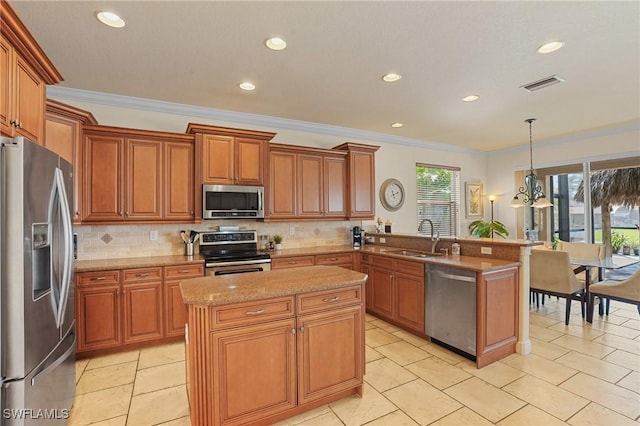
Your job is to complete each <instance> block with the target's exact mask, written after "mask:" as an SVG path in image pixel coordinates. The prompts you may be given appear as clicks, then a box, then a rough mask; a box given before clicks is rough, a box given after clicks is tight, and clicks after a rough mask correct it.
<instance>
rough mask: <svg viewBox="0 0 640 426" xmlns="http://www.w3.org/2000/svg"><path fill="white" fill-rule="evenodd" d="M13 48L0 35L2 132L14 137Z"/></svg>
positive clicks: (0, 113) (0, 110)
mask: <svg viewBox="0 0 640 426" xmlns="http://www.w3.org/2000/svg"><path fill="white" fill-rule="evenodd" d="M12 55H13V48H12V47H11V45H10V44H9V42H8V41H7V40H5V39H4V37H2V36H1V35H0V75H1V76H2V78H1V79H0V130H2V133H3V134H5V135H13V132H14V128H13V126H12V125H11V123H10V121H11V120H13V117H11V110H12V109H13V104H12V102H13V99H14V98H15V96H14V86H15V83H14V77H13V66H12V64H13V59H12Z"/></svg>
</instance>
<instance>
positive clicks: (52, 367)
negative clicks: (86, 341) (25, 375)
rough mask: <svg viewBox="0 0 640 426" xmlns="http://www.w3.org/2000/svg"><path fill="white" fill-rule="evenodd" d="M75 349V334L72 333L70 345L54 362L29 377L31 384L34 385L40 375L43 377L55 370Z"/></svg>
mask: <svg viewBox="0 0 640 426" xmlns="http://www.w3.org/2000/svg"><path fill="white" fill-rule="evenodd" d="M75 350H76V336H75V335H74V336H73V343H72V344H71V345H69V348H67V350H66V351H64V353H63V354H62V355H61V356H60V358H58V359H56V360H55V361H54V362H52V363H51V364H49V365H48V366H47V367H46V368H44V369H43V370H42V371H39V372H38V374H36V375H35V376H33V378H32V379H31V386H35V385H36V380H38V379H39V378H40V377H43V376H44V375H46V374H47V373H49V372H50V371H53V370H55V369H56V368H57V367H58V366H59V365H60V364H62V363H63V362H64V361H65V360H66V359H67V358H69V356H70V355H71V354H72V353H74V352H75Z"/></svg>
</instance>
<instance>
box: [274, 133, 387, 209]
mask: <svg viewBox="0 0 640 426" xmlns="http://www.w3.org/2000/svg"><path fill="white" fill-rule="evenodd" d="M346 145H347V144H344V145H340V147H336V148H335V149H321V148H311V147H303V146H297V145H284V144H274V143H271V144H269V186H268V189H269V190H268V193H267V200H268V206H269V209H268V211H267V214H266V216H267V217H266V218H265V219H266V220H279V219H289V220H291V219H299V220H303V219H345V218H351V217H355V218H365V217H371V218H372V217H373V214H374V209H375V193H374V189H373V184H374V178H375V171H374V165H375V157H374V155H375V151H376V150H377V149H378V147H375V146H371V145H360V144H349V147H347V148H348V149H347V148H342V147H343V146H346ZM350 162H353V165H351V164H350ZM350 171H353V172H354V173H355V177H354V176H351V175H350ZM353 188H356V190H357V191H361V192H362V193H358V194H357V197H356V196H353V197H351V198H350V197H349V194H350V193H351V192H353V191H354V189H353ZM351 199H352V200H353V204H350V200H351ZM354 211H355V212H356V214H354V213H353V212H354ZM367 212H369V213H368V216H367Z"/></svg>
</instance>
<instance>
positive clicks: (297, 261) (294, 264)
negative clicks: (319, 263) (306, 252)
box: [271, 256, 315, 269]
mask: <svg viewBox="0 0 640 426" xmlns="http://www.w3.org/2000/svg"><path fill="white" fill-rule="evenodd" d="M313 265H315V259H314V256H296V257H285V258H280V259H271V269H283V268H299V267H301V266H313Z"/></svg>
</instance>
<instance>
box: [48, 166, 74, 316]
mask: <svg viewBox="0 0 640 426" xmlns="http://www.w3.org/2000/svg"><path fill="white" fill-rule="evenodd" d="M56 197H57V198H58V203H56V202H55V199H56ZM56 204H57V206H58V208H59V209H60V215H61V216H62V230H63V234H64V236H63V239H64V259H63V268H62V280H61V283H60V287H61V288H60V293H59V295H60V296H59V297H60V300H59V301H58V303H54V306H56V305H57V309H56V326H57V327H58V328H60V327H61V326H62V322H63V320H64V313H65V310H66V308H67V300H68V299H69V289H70V287H71V273H72V269H73V241H72V238H73V228H72V221H71V212H70V211H69V201H68V199H67V191H66V189H65V186H64V175H63V174H62V170H60V169H59V168H56V171H55V175H54V184H53V188H52V189H51V198H50V202H49V223H52V222H53V215H54V214H55V212H54V211H53V206H54V205H56ZM51 294H52V297H55V294H57V292H55V291H53V292H51ZM54 302H55V301H54Z"/></svg>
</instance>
